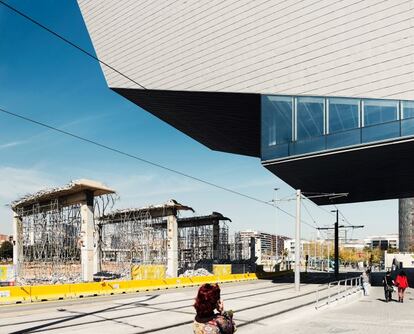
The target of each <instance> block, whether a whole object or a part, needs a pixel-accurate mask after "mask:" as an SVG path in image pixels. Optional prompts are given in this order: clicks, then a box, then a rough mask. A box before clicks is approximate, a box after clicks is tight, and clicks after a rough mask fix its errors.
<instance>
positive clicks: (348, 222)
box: [303, 193, 353, 226]
mask: <svg viewBox="0 0 414 334" xmlns="http://www.w3.org/2000/svg"><path fill="white" fill-rule="evenodd" d="M308 194H310V193H308ZM312 194H313V193H312ZM314 194H317V193H314ZM303 198H304V199H305V200H307V201H308V202H309V203H311V204H312V205H314V206H315V207H316V208H318V209H320V210H322V211H324V212H326V213H327V214H328V215H330V216H332V217H335V214H334V213H333V212H331V211H329V210H327V209H325V208H323V207H322V206H319V205H317V204H315V203H314V202H313V201H311V200H310V199H309V198H307V197H306V196H303ZM331 205H333V206H334V208H335V209H336V210H338V211H339V213H340V215H341V216H342V218H341V220H342V221H343V222H345V223H347V224H348V225H349V226H353V225H352V224H351V223H350V221H349V220H348V219H347V218H346V217H345V216H344V214H343V213H342V211H341V210H339V209H338V207H337V206H336V204H331Z"/></svg>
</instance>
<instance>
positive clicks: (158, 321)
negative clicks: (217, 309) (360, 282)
mask: <svg viewBox="0 0 414 334" xmlns="http://www.w3.org/2000/svg"><path fill="white" fill-rule="evenodd" d="M317 286H318V285H317V284H305V285H303V286H302V287H301V292H300V294H296V293H295V292H294V291H293V284H292V283H290V282H283V281H278V282H272V281H252V282H245V283H238V284H223V285H222V297H223V299H224V303H225V308H226V309H233V310H235V311H236V315H235V318H236V322H237V323H238V325H239V330H238V333H240V334H243V333H260V334H266V333H288V332H293V333H306V334H310V333H318V334H319V333H346V332H353V333H371V332H373V331H374V330H375V333H376V334H379V333H391V329H393V330H395V329H398V332H399V333H413V332H414V320H412V319H413V318H414V317H413V315H414V313H413V311H412V306H413V305H414V301H413V300H412V299H411V298H412V297H413V295H412V294H409V295H408V296H407V297H408V298H407V302H406V303H404V304H398V303H389V304H386V303H384V302H382V301H380V300H378V298H381V293H382V290H381V289H380V288H378V289H377V290H378V291H377V290H376V289H373V290H374V291H373V293H372V294H371V296H370V297H367V298H364V299H362V300H361V301H356V302H351V301H350V302H349V303H348V304H347V305H345V306H338V307H335V308H330V309H326V310H319V311H315V310H314V307H313V303H314V301H315V292H314V291H315V289H316V288H317ZM409 292H412V291H409ZM195 293H196V288H186V289H179V290H168V291H165V292H157V293H147V294H135V295H121V296H108V297H94V298H88V299H83V300H74V301H70V302H66V301H64V302H44V303H40V304H29V305H13V306H6V307H5V306H1V307H0V333H73V334H75V333H99V334H105V333H111V334H113V333H122V334H128V333H180V334H181V333H183V334H185V333H192V329H191V323H192V319H193V317H194V309H193V308H192V303H193V298H194V296H195ZM410 308H411V310H410ZM399 312H401V314H402V317H401V320H398V319H396V315H397V314H398V313H399ZM364 314H366V315H364ZM391 319H392V321H393V323H392V324H391V323H390V321H391ZM362 329H363V330H362Z"/></svg>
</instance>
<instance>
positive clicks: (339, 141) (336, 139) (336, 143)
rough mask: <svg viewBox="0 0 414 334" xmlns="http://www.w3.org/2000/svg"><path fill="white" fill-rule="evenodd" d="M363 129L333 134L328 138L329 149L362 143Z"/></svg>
mask: <svg viewBox="0 0 414 334" xmlns="http://www.w3.org/2000/svg"><path fill="white" fill-rule="evenodd" d="M360 131H361V129H353V130H348V131H342V132H338V133H332V134H329V135H327V136H326V147H327V148H340V147H346V146H351V145H357V144H360V143H361V132H360Z"/></svg>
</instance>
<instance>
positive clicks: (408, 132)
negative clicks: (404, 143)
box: [401, 118, 414, 136]
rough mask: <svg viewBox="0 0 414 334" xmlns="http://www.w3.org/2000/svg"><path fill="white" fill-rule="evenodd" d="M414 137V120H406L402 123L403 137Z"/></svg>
mask: <svg viewBox="0 0 414 334" xmlns="http://www.w3.org/2000/svg"><path fill="white" fill-rule="evenodd" d="M412 135H414V118H409V119H404V120H402V121H401V136H412Z"/></svg>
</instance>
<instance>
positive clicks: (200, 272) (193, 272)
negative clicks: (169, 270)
mask: <svg viewBox="0 0 414 334" xmlns="http://www.w3.org/2000/svg"><path fill="white" fill-rule="evenodd" d="M195 276H213V274H212V273H210V272H209V271H208V270H207V269H204V268H199V269H195V270H193V269H189V270H186V271H185V272H184V273H183V274H181V275H180V277H195Z"/></svg>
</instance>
